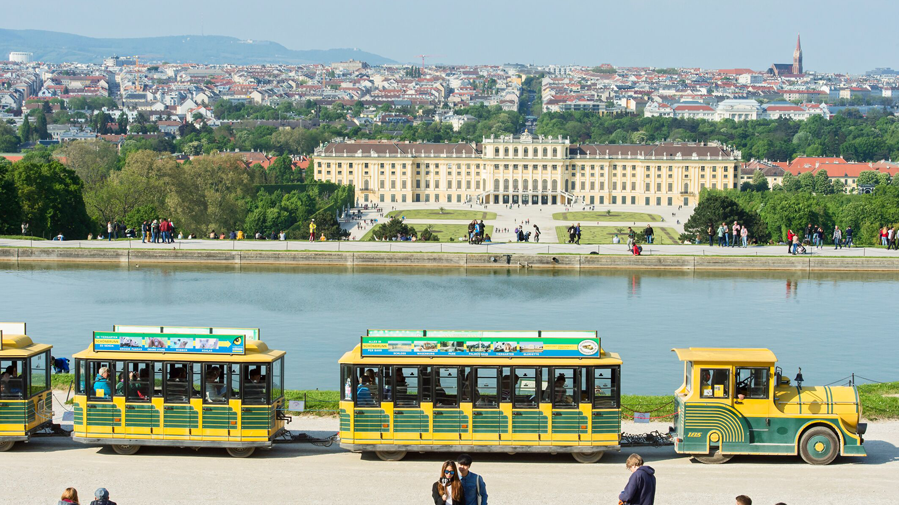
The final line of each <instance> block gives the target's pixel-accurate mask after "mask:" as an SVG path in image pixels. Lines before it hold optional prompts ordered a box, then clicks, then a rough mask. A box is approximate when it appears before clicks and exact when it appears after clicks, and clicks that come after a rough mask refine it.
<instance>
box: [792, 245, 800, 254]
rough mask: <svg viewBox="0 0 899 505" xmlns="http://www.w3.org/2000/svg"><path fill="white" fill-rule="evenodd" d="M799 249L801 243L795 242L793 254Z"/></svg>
mask: <svg viewBox="0 0 899 505" xmlns="http://www.w3.org/2000/svg"><path fill="white" fill-rule="evenodd" d="M798 250H799V244H793V254H796V251H798Z"/></svg>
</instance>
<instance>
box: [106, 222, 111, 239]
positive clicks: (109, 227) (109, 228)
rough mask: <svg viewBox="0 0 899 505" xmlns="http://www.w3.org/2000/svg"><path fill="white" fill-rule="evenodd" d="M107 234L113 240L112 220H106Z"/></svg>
mask: <svg viewBox="0 0 899 505" xmlns="http://www.w3.org/2000/svg"><path fill="white" fill-rule="evenodd" d="M106 236H107V237H109V240H112V221H106Z"/></svg>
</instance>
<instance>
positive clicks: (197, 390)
mask: <svg viewBox="0 0 899 505" xmlns="http://www.w3.org/2000/svg"><path fill="white" fill-rule="evenodd" d="M190 368H191V371H192V373H191V378H192V379H193V380H192V381H191V384H192V385H191V390H190V394H191V396H193V397H194V398H200V397H202V396H203V382H204V381H205V377H204V376H203V365H202V364H201V363H191V364H190Z"/></svg>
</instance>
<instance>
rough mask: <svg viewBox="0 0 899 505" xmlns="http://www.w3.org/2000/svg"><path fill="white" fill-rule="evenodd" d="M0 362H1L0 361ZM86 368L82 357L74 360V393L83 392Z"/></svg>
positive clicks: (0, 369) (0, 367) (0, 371)
mask: <svg viewBox="0 0 899 505" xmlns="http://www.w3.org/2000/svg"><path fill="white" fill-rule="evenodd" d="M0 363H3V362H2V361H0ZM3 369H4V367H3V366H2V365H0V373H3V372H2V370H3ZM86 370H87V362H86V361H84V360H83V359H76V360H75V393H77V394H84V377H85V375H86V374H85V371H86Z"/></svg>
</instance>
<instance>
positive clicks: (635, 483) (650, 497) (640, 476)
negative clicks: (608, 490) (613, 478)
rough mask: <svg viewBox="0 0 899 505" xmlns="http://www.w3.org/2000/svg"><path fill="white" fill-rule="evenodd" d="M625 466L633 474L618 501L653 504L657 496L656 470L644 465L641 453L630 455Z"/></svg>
mask: <svg viewBox="0 0 899 505" xmlns="http://www.w3.org/2000/svg"><path fill="white" fill-rule="evenodd" d="M625 466H626V467H627V469H628V471H630V472H631V476H630V478H628V480H627V486H625V488H624V491H622V492H621V494H619V495H618V501H619V502H621V503H625V504H627V505H653V503H654V502H655V498H656V477H655V470H653V469H652V467H650V466H643V458H641V457H640V455H639V454H631V455H630V456H628V457H627V461H626V462H625Z"/></svg>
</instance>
